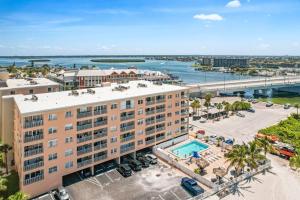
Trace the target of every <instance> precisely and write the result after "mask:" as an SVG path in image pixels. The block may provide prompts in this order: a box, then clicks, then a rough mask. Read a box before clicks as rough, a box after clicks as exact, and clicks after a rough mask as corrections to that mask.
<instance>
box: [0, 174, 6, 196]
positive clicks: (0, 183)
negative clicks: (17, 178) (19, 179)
mask: <svg viewBox="0 0 300 200" xmlns="http://www.w3.org/2000/svg"><path fill="white" fill-rule="evenodd" d="M6 190H7V179H5V178H3V177H0V194H2V193H3V192H5V191H6ZM0 196H2V195H0Z"/></svg>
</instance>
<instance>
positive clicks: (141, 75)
mask: <svg viewBox="0 0 300 200" xmlns="http://www.w3.org/2000/svg"><path fill="white" fill-rule="evenodd" d="M48 77H49V78H50V79H52V80H54V81H57V82H58V83H60V84H61V88H62V90H68V89H83V88H92V87H98V86H101V84H103V83H107V82H109V83H125V82H128V81H133V80H150V81H166V80H170V77H169V76H168V75H166V74H163V73H161V72H158V71H150V70H137V69H135V68H133V69H107V70H106V69H82V70H71V71H62V72H59V73H56V74H53V73H52V74H50V75H49V76H48Z"/></svg>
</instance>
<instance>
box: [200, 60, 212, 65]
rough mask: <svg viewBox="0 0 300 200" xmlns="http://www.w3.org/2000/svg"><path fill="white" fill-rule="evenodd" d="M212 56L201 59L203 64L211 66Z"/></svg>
mask: <svg viewBox="0 0 300 200" xmlns="http://www.w3.org/2000/svg"><path fill="white" fill-rule="evenodd" d="M211 60H212V59H211V58H202V60H201V65H203V66H211V63H212V62H211Z"/></svg>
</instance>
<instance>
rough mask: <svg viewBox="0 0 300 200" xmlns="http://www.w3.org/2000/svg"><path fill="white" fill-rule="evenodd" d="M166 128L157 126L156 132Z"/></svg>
mask: <svg viewBox="0 0 300 200" xmlns="http://www.w3.org/2000/svg"><path fill="white" fill-rule="evenodd" d="M165 129H166V127H164V126H163V127H158V128H156V132H159V131H163V130H165Z"/></svg>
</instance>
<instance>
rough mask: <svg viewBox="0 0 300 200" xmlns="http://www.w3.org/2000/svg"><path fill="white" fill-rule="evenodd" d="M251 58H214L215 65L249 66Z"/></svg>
mask: <svg viewBox="0 0 300 200" xmlns="http://www.w3.org/2000/svg"><path fill="white" fill-rule="evenodd" d="M248 66H249V59H247V58H214V59H213V67H225V68H228V67H248Z"/></svg>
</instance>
